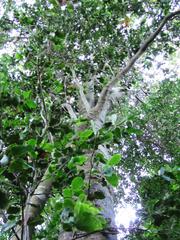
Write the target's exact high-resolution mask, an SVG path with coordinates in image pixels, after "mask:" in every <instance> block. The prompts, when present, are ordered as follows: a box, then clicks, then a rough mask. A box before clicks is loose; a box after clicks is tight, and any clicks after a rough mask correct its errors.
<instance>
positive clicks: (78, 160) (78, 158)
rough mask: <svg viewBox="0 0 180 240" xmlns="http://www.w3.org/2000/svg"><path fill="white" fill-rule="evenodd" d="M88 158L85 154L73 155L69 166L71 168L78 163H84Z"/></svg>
mask: <svg viewBox="0 0 180 240" xmlns="http://www.w3.org/2000/svg"><path fill="white" fill-rule="evenodd" d="M86 160H87V157H86V156H85V155H82V156H75V157H72V158H71V160H70V161H69V163H68V168H69V169H71V168H73V167H75V166H76V165H82V164H83V163H84V162H85V161H86Z"/></svg>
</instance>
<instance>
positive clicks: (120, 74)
mask: <svg viewBox="0 0 180 240" xmlns="http://www.w3.org/2000/svg"><path fill="white" fill-rule="evenodd" d="M178 14H180V10H177V11H175V12H173V13H170V14H168V15H167V16H165V17H164V19H163V20H162V22H161V23H160V25H159V26H158V28H157V29H156V30H155V31H154V32H153V33H152V34H151V35H150V36H149V37H148V38H147V39H146V40H145V41H144V42H143V43H142V44H141V46H140V48H139V50H138V51H137V53H136V54H135V55H134V56H133V57H132V58H131V59H130V60H129V62H128V63H127V65H126V66H125V67H124V68H123V69H122V70H121V71H120V72H118V73H117V74H116V75H115V76H114V77H113V79H112V81H111V82H109V83H108V84H107V85H106V86H105V87H104V88H103V90H102V92H101V94H100V97H99V99H98V102H97V104H96V106H95V107H94V108H93V109H91V112H95V113H96V115H98V114H99V113H100V112H101V111H102V109H103V106H104V104H105V103H106V101H107V100H108V99H109V94H110V90H111V89H112V87H114V86H115V85H116V84H117V83H118V82H119V80H120V79H121V78H122V77H124V75H125V74H126V73H127V72H129V71H130V69H131V68H132V67H133V65H134V64H135V62H136V61H137V60H138V59H139V58H140V57H141V55H142V54H143V53H144V52H145V51H146V49H147V48H148V47H149V46H150V44H151V43H152V42H153V41H154V39H155V38H156V37H157V35H158V34H159V33H160V32H161V30H162V28H163V27H164V25H165V24H166V23H167V21H168V20H170V19H172V18H173V17H175V16H176V15H178Z"/></svg>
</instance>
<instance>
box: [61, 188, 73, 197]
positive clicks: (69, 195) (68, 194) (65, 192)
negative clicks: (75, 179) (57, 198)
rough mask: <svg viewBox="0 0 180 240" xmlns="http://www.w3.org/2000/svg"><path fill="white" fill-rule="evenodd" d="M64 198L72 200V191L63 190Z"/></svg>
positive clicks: (69, 189)
mask: <svg viewBox="0 0 180 240" xmlns="http://www.w3.org/2000/svg"><path fill="white" fill-rule="evenodd" d="M63 196H64V198H71V197H72V189H71V188H65V189H63Z"/></svg>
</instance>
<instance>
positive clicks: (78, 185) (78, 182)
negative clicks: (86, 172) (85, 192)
mask: <svg viewBox="0 0 180 240" xmlns="http://www.w3.org/2000/svg"><path fill="white" fill-rule="evenodd" d="M71 187H72V190H73V191H74V192H77V191H80V190H82V189H83V187H84V180H83V179H82V177H75V178H74V179H73V180H72V183H71Z"/></svg>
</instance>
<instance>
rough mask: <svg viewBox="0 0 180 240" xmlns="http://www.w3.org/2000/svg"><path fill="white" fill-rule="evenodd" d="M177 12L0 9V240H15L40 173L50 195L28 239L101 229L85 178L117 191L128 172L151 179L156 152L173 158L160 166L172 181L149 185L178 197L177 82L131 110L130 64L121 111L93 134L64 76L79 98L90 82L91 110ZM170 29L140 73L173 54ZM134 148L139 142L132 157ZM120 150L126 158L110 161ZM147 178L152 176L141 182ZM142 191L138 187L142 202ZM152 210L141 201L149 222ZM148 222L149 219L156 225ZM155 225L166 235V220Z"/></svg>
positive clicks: (152, 8) (40, 5) (96, 6)
mask: <svg viewBox="0 0 180 240" xmlns="http://www.w3.org/2000/svg"><path fill="white" fill-rule="evenodd" d="M176 5H177V3H176V1H137V0H133V1H117V0H112V1H96V0H93V1H92V0H83V1H80V2H75V3H73V1H67V4H66V7H65V8H64V7H62V6H60V5H59V3H58V1H54V0H51V1H41V0H37V1H35V3H34V4H33V5H28V4H27V3H23V4H22V5H21V7H18V6H17V5H16V4H15V2H13V1H4V15H3V16H2V18H1V19H0V26H1V27H0V28H1V29H2V34H1V35H0V45H1V46H2V47H6V46H7V45H6V44H7V43H13V44H14V46H15V50H14V51H12V52H11V54H3V55H2V56H1V59H0V110H1V115H0V185H1V189H0V196H1V199H2V198H3V199H4V202H3V203H1V205H0V207H1V209H3V213H4V214H5V216H6V217H7V219H4V220H3V221H4V225H3V227H2V228H1V235H2V238H1V239H7V238H8V237H9V236H11V235H12V234H14V231H15V226H16V224H17V223H19V221H20V220H22V218H23V217H22V212H23V211H24V209H25V207H26V205H27V198H29V196H32V195H33V194H34V192H35V190H36V189H37V186H39V185H40V183H42V178H43V176H44V174H46V173H48V174H47V176H46V177H47V179H48V180H49V179H51V180H52V191H51V193H50V194H48V199H47V202H46V204H45V207H44V208H43V209H42V211H40V213H39V214H38V216H37V217H36V219H33V220H32V222H31V225H32V226H35V231H34V236H33V238H34V239H44V238H46V239H56V238H57V237H58V233H59V231H62V230H66V231H73V232H76V231H78V230H80V231H84V232H87V233H90V232H95V231H102V230H104V229H106V228H107V225H108V221H107V219H105V218H104V217H103V216H102V214H101V210H102V209H100V208H98V207H97V206H95V204H94V203H93V202H92V201H91V199H90V194H89V188H90V187H91V185H93V184H92V182H93V181H92V179H96V181H98V182H99V183H100V184H101V185H102V186H103V187H107V186H108V187H109V185H111V186H113V187H117V186H118V184H119V183H120V182H121V185H122V184H124V186H126V179H125V178H126V177H127V173H128V174H129V173H130V176H131V179H132V180H133V181H134V182H135V183H138V181H139V179H138V178H139V177H140V178H141V174H140V173H142V170H144V169H145V170H146V171H148V172H153V173H154V172H156V173H157V170H159V169H160V164H161V162H164V156H165V154H166V155H167V156H168V158H169V157H170V158H171V159H172V165H170V166H169V168H168V167H167V165H166V166H165V170H164V172H165V173H166V172H168V173H171V174H172V175H173V180H172V182H171V181H168V183H167V179H164V180H160V178H163V176H166V174H165V175H161V176H159V178H158V179H159V180H158V181H159V183H161V181H164V185H165V186H166V187H165V188H164V191H165V190H166V192H165V195H166V196H167V198H168V199H169V197H170V198H171V197H172V196H174V195H175V196H176V198H177V196H178V195H176V194H178V191H179V189H178V187H177V186H178V185H177V184H178V181H179V178H178V171H179V170H178V168H177V165H178V151H177V144H176V143H177V141H178V136H177V134H176V131H175V125H176V122H177V117H176V112H177V108H178V97H179V96H178V92H179V91H178V90H179V84H176V83H175V82H172V81H165V82H164V83H163V84H162V86H161V88H160V90H158V92H157V93H155V94H154V95H152V98H151V97H150V99H149V100H148V101H147V104H146V105H143V104H142V105H141V106H139V107H138V108H136V109H135V110H132V109H131V108H130V107H129V106H128V100H129V98H128V94H127V91H128V90H129V88H132V89H133V87H134V86H136V84H140V85H141V83H142V80H141V81H138V80H137V79H136V76H137V75H136V72H138V67H136V66H135V67H134V69H133V70H132V72H131V73H128V74H127V78H124V79H120V82H119V85H118V86H119V87H121V88H123V89H124V92H125V93H126V97H124V98H123V97H122V99H121V101H120V106H118V105H117V106H116V107H115V108H113V109H111V110H110V111H109V112H108V117H109V120H108V119H107V121H106V123H105V125H104V126H103V127H102V129H101V130H100V131H99V132H98V133H96V132H94V131H93V129H92V128H93V127H92V126H91V122H90V121H89V119H87V118H86V116H84V115H83V109H80V107H79V106H80V104H81V103H80V101H79V89H78V88H77V86H76V83H75V79H74V76H73V71H74V72H75V73H76V75H77V77H78V78H79V79H80V83H81V84H82V85H83V87H84V91H85V94H88V83H89V80H92V79H93V81H94V89H95V93H96V99H95V102H97V98H98V96H99V94H100V92H101V90H102V88H103V87H104V86H105V84H106V83H107V82H108V81H109V79H111V78H112V77H113V76H114V75H115V74H116V73H117V72H118V71H119V68H120V67H122V66H123V65H125V63H126V61H127V59H128V58H130V57H131V56H132V55H133V54H134V53H136V52H137V51H138V48H139V46H140V44H141V41H142V39H145V38H146V37H147V33H148V32H152V31H153V30H154V29H156V28H157V26H158V24H159V20H160V19H161V18H162V17H163V16H165V15H166V14H168V13H169V12H171V11H173V10H174V8H175V7H176ZM149 19H150V20H151V23H149ZM177 23H178V20H177V19H174V20H173V21H172V23H169V25H167V26H166V27H165V29H166V31H164V32H162V33H160V35H159V36H158V44H159V45H158V47H157V46H156V44H153V45H152V46H151V48H150V49H149V50H148V51H147V52H146V54H145V58H146V61H145V64H144V68H148V67H149V66H150V65H151V62H152V60H153V57H155V56H156V55H157V53H158V52H159V50H161V51H162V52H165V53H166V57H168V54H172V53H173V52H174V51H175V50H176V46H177V45H178V42H177V36H178V35H177V29H178V26H177ZM169 29H170V30H171V31H170V30H169ZM14 32H15V33H16V34H17V36H16V34H15V35H13V34H14ZM170 42H171V43H170ZM148 56H150V59H148ZM138 74H140V73H139V72H138ZM66 103H68V104H71V105H72V109H73V111H74V112H75V113H76V115H77V119H73V118H70V116H69V114H68V112H67V111H66V108H65V104H66ZM162 105H163V111H162ZM121 109H122V110H121ZM113 114H115V115H113ZM116 115H117V119H118V120H117V121H116ZM141 115H143V116H144V117H143V118H142V119H141V118H140V116H141ZM113 116H114V117H113ZM123 117H125V120H123V121H122V119H123ZM83 127H84V128H83ZM77 129H80V130H79V131H77ZM154 139H155V140H156V141H155V142H154ZM137 140H138V141H141V142H142V145H143V146H142V148H143V150H141V151H138V146H137ZM152 141H153V143H152ZM159 143H160V144H161V145H162V148H161V146H159ZM100 144H102V145H105V146H106V147H107V149H108V150H109V151H110V152H111V153H112V157H105V156H104V155H102V154H100V153H97V152H96V150H97V149H98V146H99V145H100ZM156 144H158V146H155V145H156ZM123 146H127V149H128V151H127V152H126V151H123V150H122V151H120V153H119V148H120V149H122V148H123ZM155 147H156V149H155ZM131 150H132V151H131ZM89 152H90V153H91V156H90V157H89V155H88V153H89ZM134 152H135V155H133V153H134ZM157 152H158V154H157ZM149 156H150V157H149ZM88 162H90V163H91V169H90V171H89V172H86V171H85V168H84V166H86V164H88ZM97 165H98V166H101V165H102V166H103V167H102V169H100V168H95V166H97ZM163 166H164V165H163ZM119 169H120V170H119ZM139 170H140V171H139ZM119 172H120V175H121V176H119ZM87 176H89V179H88V180H89V181H87ZM156 177H157V176H154V175H153V177H152V178H151V179H148V180H147V181H150V182H151V181H153V180H154V179H156ZM47 179H46V180H47ZM120 179H122V180H121V181H119V180H120ZM145 180H146V179H145ZM153 185H154V184H153V183H152V187H153ZM111 186H110V187H109V188H111ZM144 192H145V190H144V188H143V185H142V189H141V190H140V193H141V194H142V199H143V194H144ZM6 193H8V197H7V195H6ZM93 197H95V199H103V198H104V194H103V192H97V193H96V194H94V196H93ZM151 198H152V199H153V198H154V196H151ZM95 199H93V200H95ZM165 202H166V199H164V198H163V197H162V198H160V199H159V201H158V204H159V207H160V210H161V215H163V214H164V211H166V209H164V205H166V204H165ZM155 204H157V202H156V203H154V205H152V209H151V211H150V210H149V205H150V203H149V201H147V206H144V207H145V209H147V212H148V211H149V214H151V213H152V211H153V214H155V212H154V211H156V207H157V205H155ZM167 207H168V206H167ZM176 207H178V206H176V205H173V208H176ZM165 208H166V206H165ZM173 210H174V209H173ZM153 214H152V216H150V218H152V219H154V220H153V221H154V222H153V224H154V226H155V227H156V224H155V222H156V217H155V216H154V215H153ZM168 217H169V219H172V218H173V222H175V225H173V226H174V230H175V229H176V228H177V227H178V225H176V223H177V221H176V216H175V217H174V215H171V213H170V212H169V211H168ZM87 219H88V221H87ZM162 221H163V222H162V223H163V228H164V229H165V227H166V224H167V222H166V221H164V219H163V220H162ZM6 234H8V237H7V238H6ZM157 234H159V232H158V233H157ZM170 235H171V233H170ZM157 236H159V235H157ZM168 236H169V235H168ZM150 237H151V236H150Z"/></svg>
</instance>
